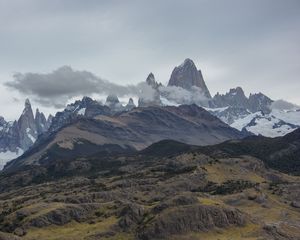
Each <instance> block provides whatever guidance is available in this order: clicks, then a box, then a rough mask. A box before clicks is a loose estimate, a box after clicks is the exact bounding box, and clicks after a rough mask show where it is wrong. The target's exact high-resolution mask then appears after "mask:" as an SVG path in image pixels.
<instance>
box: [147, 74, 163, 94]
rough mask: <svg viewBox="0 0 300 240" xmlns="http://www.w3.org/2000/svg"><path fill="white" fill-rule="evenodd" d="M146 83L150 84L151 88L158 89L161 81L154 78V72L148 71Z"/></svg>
mask: <svg viewBox="0 0 300 240" xmlns="http://www.w3.org/2000/svg"><path fill="white" fill-rule="evenodd" d="M146 83H147V84H148V85H149V86H151V87H152V88H153V89H156V90H157V89H158V88H159V87H160V86H162V84H161V83H158V82H157V81H156V80H155V76H154V74H153V73H152V72H151V73H149V75H148V77H147V78H146Z"/></svg>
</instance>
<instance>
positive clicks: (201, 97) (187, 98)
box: [159, 86, 209, 106]
mask: <svg viewBox="0 0 300 240" xmlns="http://www.w3.org/2000/svg"><path fill="white" fill-rule="evenodd" d="M159 91H160V93H161V95H162V96H163V97H165V98H166V99H168V101H171V102H174V103H177V104H192V103H196V104H198V105H201V106H208V102H209V99H208V98H207V97H205V94H204V92H203V91H202V90H201V89H200V88H198V87H196V86H194V87H192V88H191V89H190V90H186V89H183V88H181V87H176V86H162V87H160V88H159Z"/></svg>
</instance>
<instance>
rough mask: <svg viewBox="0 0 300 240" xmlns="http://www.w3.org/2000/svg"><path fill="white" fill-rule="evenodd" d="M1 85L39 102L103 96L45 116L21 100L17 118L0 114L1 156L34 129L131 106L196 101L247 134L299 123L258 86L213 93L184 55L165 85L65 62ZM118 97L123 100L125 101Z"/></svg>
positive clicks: (290, 109) (14, 151)
mask: <svg viewBox="0 0 300 240" xmlns="http://www.w3.org/2000/svg"><path fill="white" fill-rule="evenodd" d="M6 86H8V87H9V88H11V89H15V90H18V91H19V92H20V93H22V94H26V95H28V96H30V97H32V99H33V100H34V101H35V102H39V103H40V104H42V105H45V106H54V107H59V108H61V107H62V106H64V107H65V106H66V102H67V101H68V100H69V99H70V98H73V97H76V96H78V95H87V96H88V95H93V94H98V95H102V96H104V97H106V100H105V101H104V102H100V101H96V100H93V99H91V98H88V97H84V98H83V99H82V100H77V101H75V102H74V103H71V104H69V105H68V106H66V107H65V109H64V110H63V111H61V112H57V113H56V115H55V117H52V116H49V117H48V118H47V119H46V117H45V116H44V114H43V113H41V112H39V111H38V110H37V111H36V114H35V116H34V115H33V113H32V109H31V105H30V102H29V100H26V102H25V108H24V111H23V113H22V115H21V116H20V118H19V120H18V121H15V122H6V121H5V119H4V118H3V117H2V118H1V149H0V152H1V154H2V158H3V159H12V158H13V157H15V156H18V155H20V154H21V153H23V152H25V151H26V150H28V149H29V148H30V147H31V146H32V145H33V144H34V142H35V141H36V139H37V138H38V136H39V135H41V134H43V133H47V132H48V133H51V132H55V131H57V130H59V129H60V128H62V127H64V126H66V125H67V124H71V123H73V122H74V121H76V120H77V119H79V118H92V117H95V116H97V115H106V116H113V115H114V114H119V113H122V112H130V111H131V110H132V109H134V108H135V107H153V106H155V107H162V106H179V105H182V104H185V105H191V104H196V105H198V106H201V107H204V108H205V109H206V110H207V111H209V112H210V113H211V114H213V115H214V116H216V117H218V118H219V119H221V120H222V121H223V122H224V123H226V124H228V125H231V126H232V127H233V128H236V129H238V130H239V131H242V132H244V133H247V134H248V135H249V134H255V135H264V136H269V137H275V136H283V135H285V134H287V133H289V132H291V131H293V130H295V129H296V128H298V127H299V125H300V112H299V110H298V109H299V107H298V106H296V105H294V104H291V103H288V102H285V101H284V100H280V101H274V100H272V99H270V98H269V97H268V96H266V95H264V94H263V93H261V92H258V93H254V94H250V95H249V96H248V97H247V96H246V95H245V93H244V91H243V89H242V88H241V87H236V88H232V89H230V90H229V91H228V92H227V93H225V94H220V93H217V94H216V95H215V96H213V97H212V96H211V94H210V91H209V89H208V87H207V86H206V83H205V81H204V78H203V75H202V72H201V70H200V69H197V67H196V65H195V64H194V62H193V61H192V60H191V59H185V60H184V61H183V63H182V64H180V65H178V66H176V67H175V68H174V70H173V71H172V73H171V76H170V79H169V82H168V84H167V85H166V86H165V85H163V84H162V83H160V82H158V81H157V80H156V79H155V75H154V74H153V73H150V74H149V75H148V77H147V78H146V79H145V81H144V82H141V83H139V84H137V85H127V86H121V85H117V84H113V83H110V82H109V81H106V80H103V79H101V78H99V77H97V76H95V75H94V74H92V73H90V72H87V71H75V70H73V69H72V68H71V67H67V66H64V67H61V68H59V69H57V70H55V71H53V72H52V73H49V74H37V73H26V74H16V75H14V81H13V82H7V83H6ZM119 98H122V99H127V101H128V102H127V103H125V104H124V103H123V102H121V101H120V100H119ZM192 143H193V142H192Z"/></svg>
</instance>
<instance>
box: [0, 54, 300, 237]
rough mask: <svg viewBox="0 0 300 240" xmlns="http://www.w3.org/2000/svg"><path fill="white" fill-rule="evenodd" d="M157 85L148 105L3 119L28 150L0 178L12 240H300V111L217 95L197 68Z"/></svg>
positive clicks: (89, 102) (149, 82)
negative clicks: (165, 83) (15, 119)
mask: <svg viewBox="0 0 300 240" xmlns="http://www.w3.org/2000/svg"><path fill="white" fill-rule="evenodd" d="M146 86H147V88H149V89H150V90H151V91H149V92H151V93H153V94H152V95H153V96H152V98H149V97H148V96H144V95H141V96H140V98H139V100H138V103H137V106H136V105H135V103H134V101H133V98H130V96H129V99H128V103H126V104H122V103H121V102H120V100H119V98H118V96H117V95H115V94H109V95H108V96H107V98H106V101H105V102H103V103H102V102H99V101H96V100H93V99H92V98H90V97H83V98H82V99H81V100H77V101H75V102H73V103H71V104H69V105H67V106H66V107H65V109H63V110H62V111H59V112H57V113H56V114H55V116H51V115H50V116H49V117H48V119H46V117H45V115H44V114H43V113H41V112H40V111H39V110H36V114H35V115H34V114H33V111H32V108H31V104H30V102H29V100H26V101H25V108H24V111H23V113H22V114H21V116H20V118H19V119H18V120H17V121H15V122H6V121H5V120H4V119H3V118H0V124H1V126H3V127H2V128H1V134H2V135H1V145H0V146H1V151H2V153H4V154H5V153H8V151H9V152H11V153H17V154H20V153H23V151H24V153H23V154H22V155H20V156H18V157H17V158H15V159H13V160H11V161H9V162H7V163H6V164H5V166H4V168H3V170H2V171H1V172H0V239H4V240H11V239H13V240H22V239H25V240H36V239H45V240H53V239H62V240H69V239H78V240H97V239H110V240H113V239H132V240H150V239H175V240H179V239H180V240H182V239H183V240H196V239H208V240H210V239H245V240H247V239H248V240H250V239H265V240H297V239H299V236H300V231H299V229H300V221H299V219H300V212H299V209H300V177H299V176H300V162H299V159H300V128H298V127H299V124H298V123H299V114H300V111H299V108H298V106H296V105H293V104H290V103H287V102H285V101H274V100H272V99H270V98H268V97H267V96H265V95H264V94H262V93H257V94H250V95H249V97H247V96H245V94H244V91H243V89H242V88H240V87H238V88H234V89H230V90H229V92H228V93H226V94H219V93H217V94H216V95H215V96H213V97H212V96H211V94H210V92H209V90H208V87H207V86H206V83H205V81H204V78H203V75H202V72H201V71H200V70H198V69H197V68H196V66H195V64H194V63H193V61H192V60H190V59H186V60H185V61H184V63H183V64H181V65H179V66H177V67H176V68H175V69H174V71H173V72H172V74H171V77H170V81H169V83H168V85H167V86H164V85H163V84H161V83H159V82H157V81H156V79H155V77H154V74H153V73H150V74H149V75H148V77H147V79H146ZM149 89H148V90H149ZM132 97H134V96H132ZM263 135H267V136H272V138H271V137H266V136H263ZM15 155H16V154H15Z"/></svg>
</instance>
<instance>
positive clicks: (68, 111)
mask: <svg viewBox="0 0 300 240" xmlns="http://www.w3.org/2000/svg"><path fill="white" fill-rule="evenodd" d="M101 114H103V115H110V114H111V110H110V108H109V107H107V106H103V105H101V104H100V103H99V102H97V101H94V100H93V99H91V98H89V97H83V98H82V100H78V101H75V103H72V104H69V105H68V106H67V107H66V108H65V109H64V110H63V111H62V112H57V113H56V114H55V117H52V116H49V118H48V121H51V122H52V124H51V127H50V128H49V133H52V132H55V131H57V130H58V129H60V128H62V127H63V126H65V125H67V124H70V123H72V122H74V121H76V120H77V119H79V118H83V117H88V118H91V117H94V116H96V115H101Z"/></svg>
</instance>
